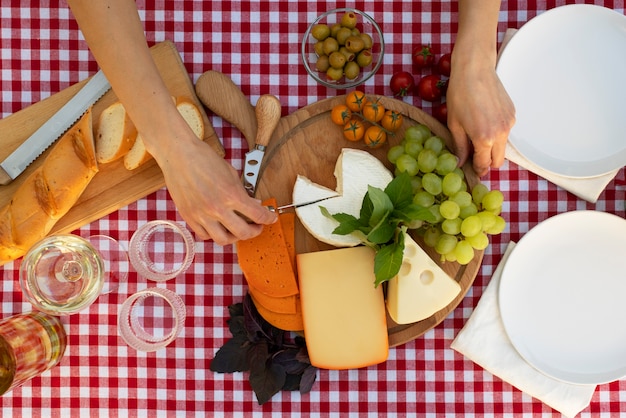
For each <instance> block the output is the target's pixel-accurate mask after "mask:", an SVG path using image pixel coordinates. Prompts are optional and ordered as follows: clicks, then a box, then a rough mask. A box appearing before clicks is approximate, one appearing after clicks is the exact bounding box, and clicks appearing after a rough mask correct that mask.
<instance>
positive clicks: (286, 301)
mask: <svg viewBox="0 0 626 418" xmlns="http://www.w3.org/2000/svg"><path fill="white" fill-rule="evenodd" d="M248 292H250V296H252V299H253V300H254V304H255V305H256V306H257V308H259V305H261V306H262V307H263V308H265V309H266V310H268V311H270V312H275V313H279V314H295V313H296V312H297V310H298V306H297V305H299V304H300V301H299V300H297V295H290V296H282V297H273V296H269V295H266V294H265V293H263V292H260V291H259V290H257V289H255V288H254V287H253V286H250V284H248Z"/></svg>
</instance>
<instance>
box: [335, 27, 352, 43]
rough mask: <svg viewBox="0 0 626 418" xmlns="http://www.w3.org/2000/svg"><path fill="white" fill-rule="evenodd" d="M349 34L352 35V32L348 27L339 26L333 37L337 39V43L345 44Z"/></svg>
mask: <svg viewBox="0 0 626 418" xmlns="http://www.w3.org/2000/svg"><path fill="white" fill-rule="evenodd" d="M351 35H352V32H350V29H348V28H341V29H339V31H338V32H337V36H336V37H335V39H337V42H338V43H339V45H345V44H346V40H347V39H348V38H349V37H350V36H351Z"/></svg>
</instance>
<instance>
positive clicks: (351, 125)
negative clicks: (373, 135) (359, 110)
mask: <svg viewBox="0 0 626 418" xmlns="http://www.w3.org/2000/svg"><path fill="white" fill-rule="evenodd" d="M364 134H365V127H364V126H363V122H361V121H360V120H358V119H354V118H353V119H351V120H350V121H349V122H348V123H346V125H345V126H344V127H343V136H344V138H346V139H347V140H348V141H352V142H357V141H360V140H361V139H363V135H364Z"/></svg>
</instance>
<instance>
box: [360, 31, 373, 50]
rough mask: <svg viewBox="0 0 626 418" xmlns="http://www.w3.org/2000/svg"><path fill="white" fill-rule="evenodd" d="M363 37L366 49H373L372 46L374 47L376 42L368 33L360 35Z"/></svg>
mask: <svg viewBox="0 0 626 418" xmlns="http://www.w3.org/2000/svg"><path fill="white" fill-rule="evenodd" d="M359 36H360V37H361V39H363V45H364V47H363V48H364V49H371V48H372V45H374V41H373V40H372V37H371V36H370V35H368V34H367V33H361V34H360V35H359Z"/></svg>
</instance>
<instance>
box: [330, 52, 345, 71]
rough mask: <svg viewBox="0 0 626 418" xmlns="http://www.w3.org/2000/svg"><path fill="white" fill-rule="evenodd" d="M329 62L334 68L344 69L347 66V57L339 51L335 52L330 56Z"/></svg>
mask: <svg viewBox="0 0 626 418" xmlns="http://www.w3.org/2000/svg"><path fill="white" fill-rule="evenodd" d="M328 62H329V63H330V66H331V67H333V68H339V69H341V68H343V66H344V65H346V57H345V55H343V54H342V53H341V52H339V51H335V52H333V53H332V54H330V55H329V56H328Z"/></svg>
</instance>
